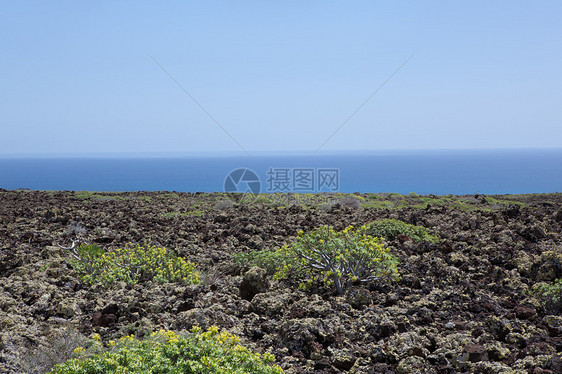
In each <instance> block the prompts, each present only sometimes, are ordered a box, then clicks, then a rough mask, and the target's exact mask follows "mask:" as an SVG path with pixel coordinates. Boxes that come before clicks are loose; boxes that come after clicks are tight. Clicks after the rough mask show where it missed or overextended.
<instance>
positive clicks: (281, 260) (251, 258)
mask: <svg viewBox="0 0 562 374" xmlns="http://www.w3.org/2000/svg"><path fill="white" fill-rule="evenodd" d="M232 260H233V261H234V263H236V264H237V265H239V266H243V267H245V266H248V267H252V266H258V267H260V268H262V269H264V270H266V271H267V273H268V274H270V275H273V274H274V273H275V272H276V271H277V270H278V269H280V268H281V267H283V265H285V263H286V262H287V261H288V259H287V256H286V255H285V253H284V252H282V251H271V250H269V249H263V250H259V251H251V252H241V253H237V254H235V255H233V256H232Z"/></svg>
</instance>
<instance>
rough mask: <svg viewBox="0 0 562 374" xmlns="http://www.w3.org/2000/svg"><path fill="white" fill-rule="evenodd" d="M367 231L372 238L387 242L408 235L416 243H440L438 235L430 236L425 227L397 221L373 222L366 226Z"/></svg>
mask: <svg viewBox="0 0 562 374" xmlns="http://www.w3.org/2000/svg"><path fill="white" fill-rule="evenodd" d="M366 231H367V234H369V235H371V236H376V237H380V238H384V239H386V240H394V239H396V238H397V237H398V235H406V236H407V237H409V238H410V239H412V240H413V241H414V242H416V243H419V242H423V241H427V242H431V243H436V242H438V241H439V238H438V237H437V236H436V235H432V234H430V233H429V232H428V231H427V229H426V228H425V227H423V226H415V225H412V224H409V223H406V222H402V221H399V220H396V219H383V220H380V221H375V222H371V223H369V224H367V225H366Z"/></svg>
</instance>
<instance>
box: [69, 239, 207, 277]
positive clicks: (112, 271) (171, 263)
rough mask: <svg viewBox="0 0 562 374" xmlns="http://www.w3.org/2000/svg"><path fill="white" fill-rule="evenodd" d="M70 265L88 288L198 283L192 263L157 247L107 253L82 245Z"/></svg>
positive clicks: (133, 246)
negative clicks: (120, 284) (96, 286)
mask: <svg viewBox="0 0 562 374" xmlns="http://www.w3.org/2000/svg"><path fill="white" fill-rule="evenodd" d="M70 264H71V265H72V266H73V267H74V269H75V270H76V271H77V272H78V274H80V277H81V279H82V281H83V282H85V283H89V284H95V283H98V282H101V283H102V284H104V285H111V284H112V283H114V282H116V281H124V282H126V283H128V284H136V283H140V282H144V281H149V280H154V281H157V282H160V283H167V282H181V283H185V284H196V283H199V273H198V272H197V271H196V270H195V265H194V264H193V263H191V262H189V261H186V260H185V259H183V258H182V257H177V256H176V255H175V254H174V253H172V252H169V251H168V250H167V249H166V248H162V247H157V246H150V245H146V246H141V245H138V244H137V245H132V244H130V245H127V246H126V247H124V248H119V249H116V250H114V251H107V252H106V251H104V250H103V249H101V248H100V247H98V246H97V245H95V244H90V245H83V246H80V247H78V249H77V250H75V251H74V259H72V260H71V261H70Z"/></svg>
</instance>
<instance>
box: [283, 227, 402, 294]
mask: <svg viewBox="0 0 562 374" xmlns="http://www.w3.org/2000/svg"><path fill="white" fill-rule="evenodd" d="M278 256H280V257H281V258H283V259H284V264H283V266H282V267H281V268H280V269H278V271H277V272H276V273H275V278H277V279H282V278H297V279H303V280H305V281H308V282H311V281H313V280H314V278H320V279H321V280H323V281H324V282H325V283H326V284H327V285H329V286H332V285H333V286H335V287H336V290H337V292H338V294H340V295H341V294H344V292H345V289H346V288H347V287H348V286H349V285H351V284H352V283H354V282H357V283H365V282H373V281H382V280H386V279H396V278H397V277H398V270H397V264H398V259H397V258H396V257H395V256H393V255H392V254H391V253H390V250H389V249H388V248H387V247H385V246H384V244H383V243H382V241H381V239H380V238H374V237H371V236H369V235H367V230H366V228H365V227H364V226H363V227H360V228H357V229H355V228H354V227H353V226H349V227H347V228H346V229H345V230H343V231H334V230H333V228H332V227H329V226H323V227H319V228H317V229H315V230H313V231H311V232H309V233H304V232H302V231H301V232H299V234H298V237H297V238H296V240H295V241H294V242H293V243H291V244H290V245H286V246H284V247H282V248H281V249H280V250H279V254H278Z"/></svg>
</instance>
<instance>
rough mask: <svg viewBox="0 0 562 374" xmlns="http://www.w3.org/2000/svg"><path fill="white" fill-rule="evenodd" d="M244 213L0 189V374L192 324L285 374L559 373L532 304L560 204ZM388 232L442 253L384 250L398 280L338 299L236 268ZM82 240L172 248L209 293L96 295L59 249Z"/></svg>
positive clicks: (510, 200)
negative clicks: (304, 238) (246, 255)
mask: <svg viewBox="0 0 562 374" xmlns="http://www.w3.org/2000/svg"><path fill="white" fill-rule="evenodd" d="M241 199H242V196H241V195H236V194H234V195H227V194H222V193H209V194H207V193H195V194H194V193H174V192H123V193H105V192H103V193H102V192H97V193H93V192H74V191H61V192H52V191H26V190H21V191H20V190H18V191H7V190H0V373H44V372H46V371H48V366H49V365H52V364H54V363H58V362H60V361H61V360H63V359H65V358H67V357H69V356H70V355H71V354H72V350H73V349H74V348H76V347H77V346H78V344H79V343H80V342H83V341H84V339H87V338H89V337H90V336H92V334H93V333H98V334H100V336H101V338H102V341H104V342H107V341H108V340H109V339H116V338H119V337H122V336H124V335H129V334H134V335H136V336H137V337H143V336H144V335H146V334H148V333H150V332H152V331H155V330H159V329H168V330H175V331H178V332H181V331H188V330H189V329H190V328H191V327H192V326H195V325H198V326H200V327H201V328H204V329H205V328H208V327H209V326H211V325H216V326H218V327H219V328H220V329H224V330H226V331H228V332H230V333H233V334H236V335H238V336H240V337H241V338H242V342H243V344H244V345H246V346H248V347H250V348H251V349H252V350H254V351H256V352H271V353H273V354H274V355H275V357H276V363H277V364H279V365H280V366H281V367H282V368H283V369H284V371H285V372H286V373H562V316H561V315H560V311H559V310H552V309H551V308H546V307H545V305H544V304H543V303H542V301H541V300H540V299H539V298H537V297H536V295H535V293H534V292H533V286H534V285H535V284H537V283H539V282H553V281H554V280H556V279H558V278H562V235H561V234H562V195H560V194H530V195H501V196H485V195H475V196H474V195H471V196H453V195H447V196H433V195H430V196H418V195H415V194H410V195H399V194H349V195H344V194H331V195H327V194H324V195H302V196H301V195H290V194H289V195H281V194H277V195H271V196H268V195H260V196H257V197H253V198H244V199H243V201H241ZM386 218H394V219H398V220H401V221H404V222H407V223H411V224H414V225H420V226H424V227H426V228H427V229H428V230H429V231H430V232H431V233H432V234H436V235H437V236H438V237H439V241H438V242H437V243H429V242H421V243H414V242H413V241H411V240H409V238H407V237H404V236H401V237H400V238H398V239H395V240H392V241H387V243H386V244H387V245H388V247H389V248H390V249H391V252H392V253H393V254H394V255H396V256H397V257H398V258H399V260H400V262H399V265H398V270H399V273H400V280H398V281H395V282H380V283H378V282H373V283H367V284H362V285H355V286H353V287H351V288H350V289H348V290H347V292H346V294H345V295H342V296H340V295H338V294H337V292H335V290H334V289H331V288H329V287H327V286H324V287H317V288H312V289H306V290H301V289H299V288H298V287H294V286H292V285H290V284H288V283H286V282H284V281H276V280H274V279H273V278H272V277H271V276H269V275H267V276H263V272H256V269H255V268H253V269H252V270H251V269H250V267H249V266H244V265H243V264H242V265H240V264H237V263H235V262H234V261H233V260H232V258H231V256H232V255H233V254H236V253H241V252H248V251H251V250H256V249H268V248H269V249H276V248H279V247H281V246H283V245H284V244H288V243H290V242H291V241H292V240H294V239H295V237H296V235H297V233H298V231H299V230H303V231H305V232H307V231H310V230H312V229H314V228H317V227H320V226H323V225H330V226H333V227H334V229H336V230H342V229H344V228H346V227H347V226H350V225H353V226H361V225H363V224H367V223H369V222H372V221H375V220H380V219H386ZM73 240H80V241H81V242H84V243H86V242H88V243H95V244H97V245H99V246H100V247H102V248H104V249H106V250H112V249H116V248H120V247H123V246H125V245H127V243H135V244H136V243H139V244H144V243H146V244H152V245H158V246H163V247H166V248H167V249H169V250H171V251H174V252H175V253H176V254H177V255H178V256H181V257H184V258H185V259H187V260H189V261H191V262H193V263H194V264H195V265H196V268H197V269H198V270H199V271H200V273H201V279H202V283H201V284H199V285H183V284H180V283H164V284H160V283H156V282H152V281H148V282H141V283H138V284H134V285H128V284H126V283H124V282H116V283H115V284H113V285H112V286H111V287H104V286H102V285H100V284H94V285H89V284H87V283H84V282H83V281H82V280H81V279H80V277H79V275H78V274H77V273H76V271H75V270H74V269H73V268H72V267H71V266H70V264H69V260H70V259H71V257H72V253H71V251H70V250H68V249H63V248H61V246H62V247H68V246H70V245H71V243H72V241H73ZM256 273H257V274H258V275H256ZM259 274H262V275H261V279H260V275H259ZM252 282H254V283H255V282H258V283H259V284H258V286H259V287H257V293H256V291H254V292H251V291H248V289H247V285H248V283H252ZM251 286H252V287H254V288H253V289H254V290H255V289H256V287H255V285H251Z"/></svg>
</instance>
